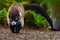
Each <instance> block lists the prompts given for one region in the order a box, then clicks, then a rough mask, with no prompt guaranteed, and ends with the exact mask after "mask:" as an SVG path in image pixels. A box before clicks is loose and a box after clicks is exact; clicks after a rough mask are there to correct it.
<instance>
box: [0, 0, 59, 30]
mask: <svg viewBox="0 0 60 40" xmlns="http://www.w3.org/2000/svg"><path fill="white" fill-rule="evenodd" d="M14 2H19V3H20V4H32V3H37V4H39V5H40V6H41V7H42V8H43V10H45V11H46V13H47V14H48V15H49V16H50V17H53V16H55V15H54V14H55V13H60V0H0V25H4V26H6V24H7V12H8V8H9V7H10V5H11V4H12V3H14ZM25 23H27V24H29V25H30V26H34V27H37V28H41V27H46V28H45V29H46V30H48V24H49V23H48V22H47V21H46V19H45V18H44V17H43V16H41V15H40V14H38V13H36V12H35V10H27V11H25Z"/></svg>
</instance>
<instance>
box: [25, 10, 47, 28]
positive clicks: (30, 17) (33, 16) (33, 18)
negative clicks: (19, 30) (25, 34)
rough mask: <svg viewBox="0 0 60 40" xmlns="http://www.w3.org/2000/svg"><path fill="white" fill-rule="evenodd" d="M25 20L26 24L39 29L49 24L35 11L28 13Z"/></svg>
mask: <svg viewBox="0 0 60 40" xmlns="http://www.w3.org/2000/svg"><path fill="white" fill-rule="evenodd" d="M25 18H26V22H28V23H31V24H32V25H33V23H34V24H35V25H36V26H38V27H39V26H41V25H47V24H48V22H47V21H46V19H45V18H44V17H43V16H41V15H40V14H38V13H36V12H35V11H31V10H28V11H26V16H25Z"/></svg>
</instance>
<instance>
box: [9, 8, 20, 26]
mask: <svg viewBox="0 0 60 40" xmlns="http://www.w3.org/2000/svg"><path fill="white" fill-rule="evenodd" d="M19 19H20V15H19V11H18V10H17V9H13V10H11V11H10V12H9V20H10V24H11V25H16V24H17V22H18V21H19Z"/></svg>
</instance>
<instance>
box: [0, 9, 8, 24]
mask: <svg viewBox="0 0 60 40" xmlns="http://www.w3.org/2000/svg"><path fill="white" fill-rule="evenodd" d="M6 19H7V10H6V9H5V8H3V10H1V11H0V24H5V23H6Z"/></svg>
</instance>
